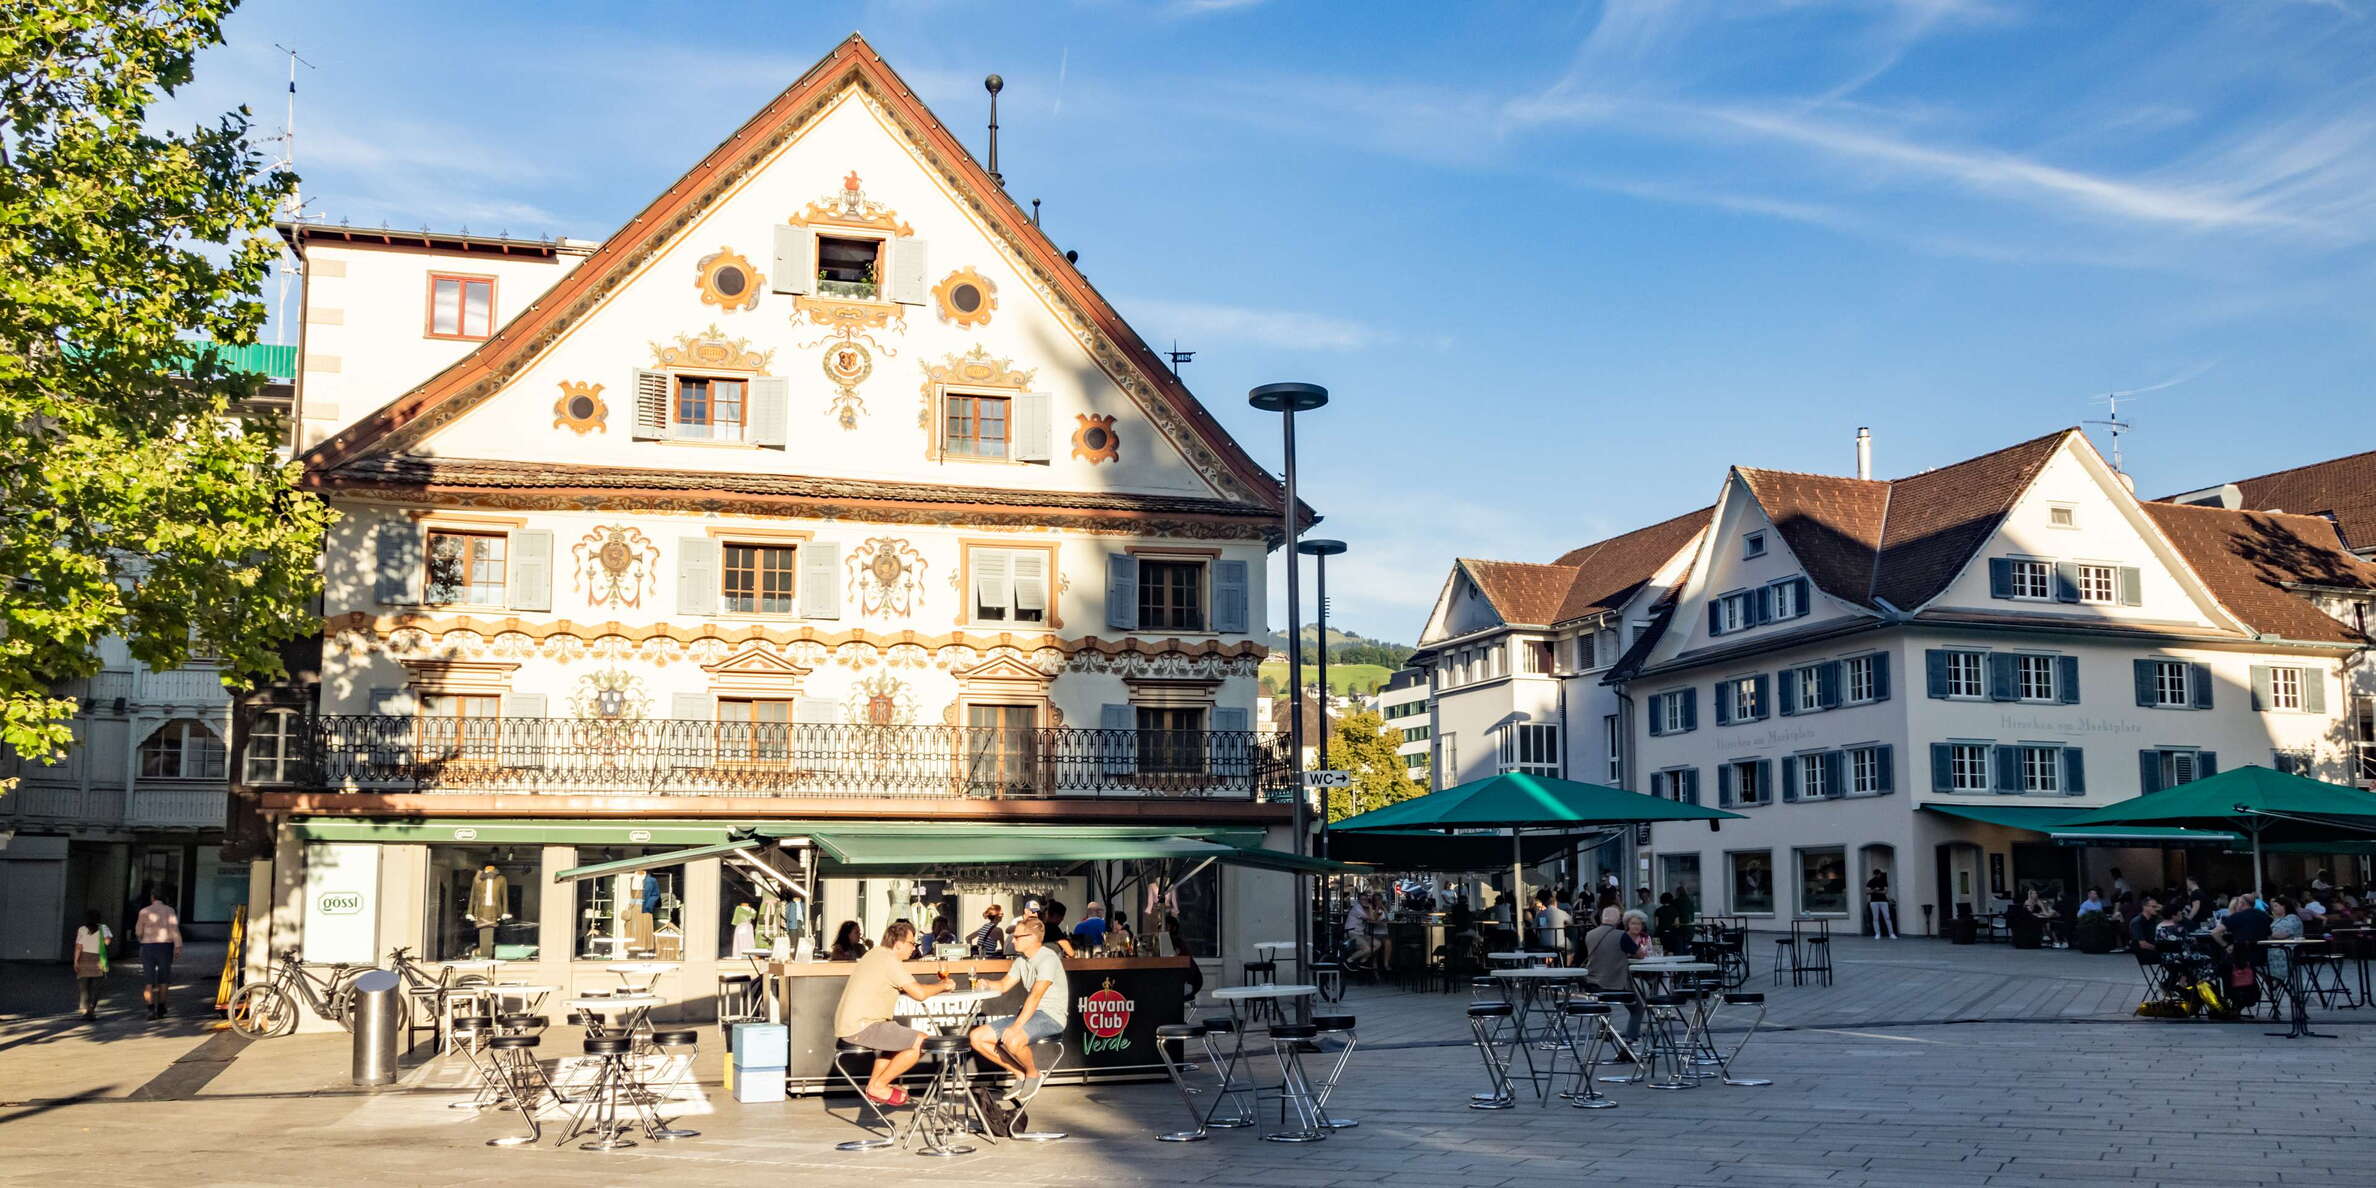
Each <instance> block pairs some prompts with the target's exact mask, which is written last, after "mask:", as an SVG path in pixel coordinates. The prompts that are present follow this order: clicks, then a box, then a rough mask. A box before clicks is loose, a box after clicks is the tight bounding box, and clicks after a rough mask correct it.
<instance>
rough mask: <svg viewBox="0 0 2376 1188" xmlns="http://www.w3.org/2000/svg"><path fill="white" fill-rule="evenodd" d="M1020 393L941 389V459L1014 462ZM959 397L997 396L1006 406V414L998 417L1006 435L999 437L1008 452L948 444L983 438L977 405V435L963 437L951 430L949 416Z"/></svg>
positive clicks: (975, 416)
mask: <svg viewBox="0 0 2376 1188" xmlns="http://www.w3.org/2000/svg"><path fill="white" fill-rule="evenodd" d="M1019 395H1021V393H1019V392H1015V391H1012V390H1009V391H1006V392H1005V393H1003V394H1001V393H998V392H985V391H979V390H971V389H967V390H955V389H952V390H949V391H944V392H942V393H941V398H940V425H939V427H938V430H939V433H938V437H937V439H936V440H937V441H938V442H939V449H940V455H941V459H942V460H943V461H953V462H992V463H1004V462H1013V461H1014V460H1015V399H1016V397H1017V396H1019ZM960 400H973V401H982V400H995V401H997V402H998V403H999V404H1000V405H1002V406H1004V415H1003V416H1001V417H1000V418H999V425H1000V427H1001V428H1003V429H1004V430H1005V435H1004V436H1002V437H1000V438H999V439H998V440H999V442H1000V443H1001V444H1002V445H1003V446H1004V447H1005V452H1003V453H999V454H984V453H980V452H978V451H976V452H965V451H959V450H953V449H951V448H949V446H950V443H951V442H954V441H958V440H965V441H971V442H974V443H976V444H977V445H978V444H979V443H980V442H982V441H983V440H984V439H983V437H982V434H981V424H982V418H981V414H980V412H979V409H978V406H977V409H976V412H975V414H974V416H973V425H974V435H973V436H972V437H969V438H963V439H960V438H957V437H954V436H952V435H951V434H950V432H949V420H950V416H951V413H952V411H953V410H954V409H955V408H956V402H957V401H960Z"/></svg>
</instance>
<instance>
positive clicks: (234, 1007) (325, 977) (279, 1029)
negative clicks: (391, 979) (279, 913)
mask: <svg viewBox="0 0 2376 1188" xmlns="http://www.w3.org/2000/svg"><path fill="white" fill-rule="evenodd" d="M372 968H374V967H373V966H369V965H351V964H349V963H347V962H344V961H337V962H320V961H300V960H298V959H297V954H296V953H294V952H283V953H275V954H273V958H272V969H271V971H270V972H269V973H268V974H266V975H265V978H264V980H262V981H259V982H249V983H247V984H246V985H243V986H241V987H240V988H239V989H238V990H236V991H233V992H232V995H231V1007H230V1011H229V1014H230V1020H231V1030H233V1031H235V1032H238V1033H239V1034H240V1035H243V1036H246V1037H247V1038H249V1039H270V1038H271V1037H273V1036H276V1035H287V1034H288V1033H290V1032H292V1031H295V1030H296V1029H297V1004H298V1003H299V1001H301V1000H302V1001H303V1002H304V1003H305V1005H306V1006H308V1007H310V1008H312V1010H313V1013H314V1014H315V1015H316V1016H318V1017H320V1018H323V1019H328V1020H329V1021H331V1022H333V1023H336V1024H338V1025H339V1027H340V1028H342V1029H349V1030H351V1029H352V1027H353V1021H352V1019H351V1018H350V1016H351V1015H352V1014H353V1012H354V1007H355V979H356V978H357V977H360V976H361V975H362V974H363V973H364V972H365V971H367V970H370V969H372ZM317 970H326V971H328V972H326V973H317V972H315V971H317Z"/></svg>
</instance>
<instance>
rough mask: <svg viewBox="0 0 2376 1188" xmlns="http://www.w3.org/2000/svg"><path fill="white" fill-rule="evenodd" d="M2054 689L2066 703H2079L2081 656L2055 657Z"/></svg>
mask: <svg viewBox="0 0 2376 1188" xmlns="http://www.w3.org/2000/svg"><path fill="white" fill-rule="evenodd" d="M2054 691H2055V693H2056V694H2057V695H2059V697H2060V699H2061V701H2062V703H2063V704H2064V705H2077V704H2079V657H2077V656H2057V657H2055V658H2054Z"/></svg>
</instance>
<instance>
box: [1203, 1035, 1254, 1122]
mask: <svg viewBox="0 0 2376 1188" xmlns="http://www.w3.org/2000/svg"><path fill="white" fill-rule="evenodd" d="M1198 1026H1200V1027H1202V1028H1203V1029H1204V1032H1203V1035H1202V1037H1201V1038H1202V1039H1203V1041H1204V1050H1205V1059H1206V1060H1208V1061H1210V1062H1211V1063H1212V1066H1213V1068H1214V1070H1215V1072H1216V1075H1218V1076H1219V1078H1220V1084H1219V1085H1218V1086H1217V1087H1216V1088H1215V1089H1214V1090H1213V1092H1214V1098H1213V1104H1212V1107H1211V1108H1210V1109H1208V1110H1206V1111H1205V1114H1206V1117H1205V1119H1204V1123H1203V1125H1205V1126H1209V1127H1211V1128H1213V1129H1215V1130H1235V1129H1237V1128H1238V1127H1240V1126H1252V1125H1254V1106H1253V1102H1251V1101H1249V1100H1248V1099H1247V1097H1246V1093H1247V1091H1248V1090H1249V1089H1251V1088H1252V1087H1253V1086H1252V1085H1251V1084H1250V1083H1247V1082H1241V1081H1239V1080H1238V1079H1237V1069H1238V1065H1239V1064H1241V1063H1243V1062H1244V1060H1245V1054H1246V1038H1245V1036H1244V1034H1242V1033H1241V1032H1240V1031H1239V1030H1238V1025H1237V1020H1236V1019H1234V1018H1231V1017H1229V1016H1227V1015H1221V1016H1216V1017H1214V1018H1211V1019H1207V1020H1205V1021H1204V1022H1203V1023H1200V1024H1198ZM1217 1035H1226V1036H1229V1037H1230V1043H1231V1048H1230V1052H1229V1055H1227V1056H1224V1055H1222V1054H1221V1050H1220V1049H1219V1048H1216V1047H1214V1046H1213V1037H1214V1036H1217ZM1190 1092H1194V1090H1190ZM1224 1098H1226V1099H1228V1100H1229V1101H1230V1102H1231V1103H1232V1104H1234V1105H1235V1106H1236V1107H1237V1113H1235V1114H1232V1115H1230V1116H1229V1117H1226V1118H1222V1117H1216V1116H1214V1115H1216V1114H1218V1113H1219V1112H1220V1109H1221V1102H1222V1100H1223V1099H1224Z"/></svg>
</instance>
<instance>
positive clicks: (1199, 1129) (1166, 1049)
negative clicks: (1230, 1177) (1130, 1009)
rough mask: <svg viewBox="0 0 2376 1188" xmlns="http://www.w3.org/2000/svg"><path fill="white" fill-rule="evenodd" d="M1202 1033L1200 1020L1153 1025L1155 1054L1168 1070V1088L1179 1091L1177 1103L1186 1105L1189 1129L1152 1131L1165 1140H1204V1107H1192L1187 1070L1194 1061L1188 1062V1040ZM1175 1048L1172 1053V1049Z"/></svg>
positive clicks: (1192, 1101) (1199, 1141) (1188, 1141)
mask: <svg viewBox="0 0 2376 1188" xmlns="http://www.w3.org/2000/svg"><path fill="white" fill-rule="evenodd" d="M1204 1037H1205V1026H1204V1024H1202V1023H1165V1024H1163V1025H1161V1026H1159V1027H1157V1028H1156V1029H1155V1054H1156V1055H1158V1056H1161V1057H1163V1071H1165V1072H1166V1073H1169V1074H1171V1082H1172V1088H1174V1089H1177V1090H1179V1091H1180V1104H1181V1105H1183V1106H1186V1107H1188V1121H1189V1124H1190V1125H1192V1126H1194V1127H1195V1129H1193V1130H1174V1131H1169V1132H1166V1133H1163V1134H1158V1135H1156V1136H1155V1137H1156V1139H1157V1140H1159V1141H1162V1142H1166V1143H1201V1142H1203V1141H1204V1140H1205V1118H1204V1111H1202V1110H1199V1109H1197V1108H1196V1091H1195V1090H1194V1089H1191V1088H1189V1087H1188V1070H1190V1069H1192V1068H1194V1067H1195V1065H1193V1064H1190V1063H1189V1062H1188V1041H1189V1040H1201V1039H1203V1038H1204ZM1175 1048H1177V1049H1178V1054H1177V1055H1176V1056H1175V1055H1174V1054H1173V1050H1174V1049H1175Z"/></svg>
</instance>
